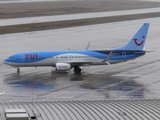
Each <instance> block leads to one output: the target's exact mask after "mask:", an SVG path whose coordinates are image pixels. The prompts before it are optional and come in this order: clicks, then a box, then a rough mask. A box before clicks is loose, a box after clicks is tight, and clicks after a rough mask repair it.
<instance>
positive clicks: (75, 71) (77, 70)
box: [74, 66, 81, 74]
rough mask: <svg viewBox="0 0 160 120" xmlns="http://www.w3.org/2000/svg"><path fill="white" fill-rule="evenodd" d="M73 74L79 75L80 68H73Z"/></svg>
mask: <svg viewBox="0 0 160 120" xmlns="http://www.w3.org/2000/svg"><path fill="white" fill-rule="evenodd" d="M74 73H75V74H80V73H81V68H79V67H78V66H75V67H74Z"/></svg>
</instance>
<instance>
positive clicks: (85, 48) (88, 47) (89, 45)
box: [84, 42, 90, 50]
mask: <svg viewBox="0 0 160 120" xmlns="http://www.w3.org/2000/svg"><path fill="white" fill-rule="evenodd" d="M89 46H90V42H89V43H88V44H87V46H86V48H85V49H84V50H88V48H89Z"/></svg>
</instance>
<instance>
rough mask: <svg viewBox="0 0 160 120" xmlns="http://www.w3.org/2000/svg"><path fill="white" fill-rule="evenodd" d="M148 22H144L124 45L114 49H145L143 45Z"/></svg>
mask: <svg viewBox="0 0 160 120" xmlns="http://www.w3.org/2000/svg"><path fill="white" fill-rule="evenodd" d="M148 28H149V23H144V24H143V25H142V27H141V28H140V29H139V30H138V31H137V33H136V34H135V35H134V36H133V37H132V39H131V40H130V41H129V42H128V43H127V44H126V45H125V46H122V47H119V48H116V49H115V50H145V48H144V45H145V42H146V38H147V33H148Z"/></svg>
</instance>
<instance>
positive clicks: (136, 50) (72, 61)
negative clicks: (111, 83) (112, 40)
mask: <svg viewBox="0 0 160 120" xmlns="http://www.w3.org/2000/svg"><path fill="white" fill-rule="evenodd" d="M148 28H149V23H144V24H143V25H142V26H141V27H140V29H139V30H138V31H137V33H136V34H135V35H134V36H133V37H132V39H130V40H129V42H128V43H127V44H126V45H124V46H121V47H118V48H115V49H112V50H88V48H89V45H90V43H89V44H88V45H87V47H86V49H84V50H65V51H62V50H60V51H34V52H33V51H31V52H29V51H28V52H20V53H15V54H12V55H11V56H9V57H8V58H6V59H5V60H4V61H3V62H4V64H7V65H10V66H13V67H15V68H17V73H19V72H20V68H19V67H40V66H41V67H42V66H52V67H55V68H56V70H57V71H68V70H70V69H72V68H74V73H81V68H80V67H82V66H92V65H110V64H116V63H120V62H126V61H128V60H133V59H136V58H138V57H141V56H143V55H145V53H146V51H145V42H146V37H147V33H148Z"/></svg>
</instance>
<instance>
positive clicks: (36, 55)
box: [7, 50, 145, 63]
mask: <svg viewBox="0 0 160 120" xmlns="http://www.w3.org/2000/svg"><path fill="white" fill-rule="evenodd" d="M110 52H111V50H104V51H96V50H94V51H90V50H77V51H76V50H74V51H71V50H68V51H46V52H44V51H43V52H21V53H17V54H13V55H12V56H15V59H8V60H7V61H8V62H13V63H21V62H23V63H32V62H38V61H42V60H45V59H49V58H52V57H55V56H59V55H65V54H80V55H86V56H93V57H95V58H98V59H102V60H104V59H105V58H106V55H108V54H109V53H110ZM135 53H136V54H135ZM144 54H145V51H137V50H136V51H130V50H113V51H112V56H111V58H110V60H122V59H126V60H127V59H132V58H136V57H140V56H142V55H144Z"/></svg>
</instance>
